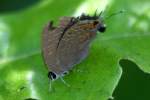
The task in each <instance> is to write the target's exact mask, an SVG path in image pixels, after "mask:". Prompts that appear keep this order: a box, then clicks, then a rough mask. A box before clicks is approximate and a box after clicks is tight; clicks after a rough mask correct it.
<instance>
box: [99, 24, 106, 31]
mask: <svg viewBox="0 0 150 100" xmlns="http://www.w3.org/2000/svg"><path fill="white" fill-rule="evenodd" d="M105 30H106V25H104V24H101V25H99V26H98V31H99V32H105Z"/></svg>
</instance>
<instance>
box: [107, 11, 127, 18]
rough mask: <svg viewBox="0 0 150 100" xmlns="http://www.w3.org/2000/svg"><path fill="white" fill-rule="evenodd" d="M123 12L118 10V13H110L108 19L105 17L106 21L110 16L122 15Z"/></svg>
mask: <svg viewBox="0 0 150 100" xmlns="http://www.w3.org/2000/svg"><path fill="white" fill-rule="evenodd" d="M124 12H125V11H124V10H120V11H118V12H115V13H112V14H111V15H109V16H108V17H106V19H109V18H111V17H112V16H115V15H118V14H121V13H124Z"/></svg>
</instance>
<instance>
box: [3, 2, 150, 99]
mask: <svg viewBox="0 0 150 100" xmlns="http://www.w3.org/2000/svg"><path fill="white" fill-rule="evenodd" d="M99 3H101V6H100V10H102V9H104V8H105V7H106V5H107V4H109V6H110V8H107V10H106V14H107V15H108V16H109V15H111V13H114V12H116V11H120V10H122V9H125V11H126V12H125V13H124V14H120V15H116V16H114V17H111V18H109V19H105V22H106V23H107V26H108V27H107V32H106V33H104V34H100V33H98V36H97V38H96V39H95V40H94V41H93V43H92V44H91V48H90V52H89V56H88V57H87V58H86V59H85V60H84V61H82V62H81V63H80V64H78V65H76V66H75V67H74V68H73V70H72V71H70V73H69V75H67V76H65V77H64V80H65V81H66V82H67V83H68V84H70V87H67V86H66V85H64V84H63V83H62V82H61V80H59V79H58V80H56V81H55V82H53V83H52V87H53V88H54V91H52V92H49V80H48V78H47V72H48V71H47V68H46V67H45V65H44V63H43V59H42V54H41V52H40V51H41V48H40V47H41V32H42V29H43V27H44V25H45V24H46V23H47V22H48V21H49V20H54V21H55V22H56V24H57V23H58V18H59V17H61V16H71V14H73V13H74V15H78V14H79V13H82V11H83V10H85V11H84V12H87V13H91V12H94V11H95V9H96V8H98V7H99ZM142 3H143V5H140V4H141V1H138V0H134V2H133V1H130V0H128V1H119V0H118V1H113V2H108V1H107V2H106V1H105V2H104V1H99V0H96V1H95V0H94V1H93V0H87V1H83V0H78V1H76V0H72V1H70V0H61V1H58V2H56V0H47V1H41V2H39V3H38V4H36V5H33V6H31V7H28V8H26V9H24V10H21V11H18V12H14V13H7V14H1V16H0V78H1V80H0V100H24V99H27V98H33V99H40V100H49V99H52V100H59V99H62V100H63V99H64V100H107V99H108V98H109V97H111V96H112V93H113V91H114V89H115V88H116V86H117V84H118V82H119V79H120V77H121V74H122V69H121V67H119V66H120V65H119V61H120V60H122V59H128V60H129V61H132V62H134V63H136V64H137V65H138V67H139V68H140V69H141V70H142V71H144V72H148V73H149V72H150V68H149V66H150V62H149V59H150V58H149V56H150V54H149V50H150V45H149V42H150V33H149V31H150V27H149V26H150V25H149V22H150V20H149V15H150V13H149V12H148V11H149V10H150V7H149V6H148V5H147V4H148V3H149V2H148V1H146V0H144V1H142ZM79 5H81V6H79ZM104 5H105V6H104ZM125 5H126V6H125ZM139 6H140V9H139V8H138V7H139ZM78 7H79V8H78ZM81 8H82V9H81ZM112 8H113V9H112ZM76 10H77V11H76ZM78 10H79V12H78ZM104 18H106V16H105V17H104ZM126 66H130V64H126ZM123 71H124V70H123ZM127 74H128V73H127ZM123 86H125V84H123ZM123 92H124V91H123ZM123 92H122V91H121V93H123ZM114 96H116V95H114Z"/></svg>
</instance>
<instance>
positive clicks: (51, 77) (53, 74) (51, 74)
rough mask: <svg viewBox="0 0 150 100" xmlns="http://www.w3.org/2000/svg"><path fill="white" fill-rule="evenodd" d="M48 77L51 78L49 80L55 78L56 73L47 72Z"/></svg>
mask: <svg viewBox="0 0 150 100" xmlns="http://www.w3.org/2000/svg"><path fill="white" fill-rule="evenodd" d="M48 77H49V78H50V79H51V80H55V79H56V78H57V75H56V74H55V73H53V72H49V73H48Z"/></svg>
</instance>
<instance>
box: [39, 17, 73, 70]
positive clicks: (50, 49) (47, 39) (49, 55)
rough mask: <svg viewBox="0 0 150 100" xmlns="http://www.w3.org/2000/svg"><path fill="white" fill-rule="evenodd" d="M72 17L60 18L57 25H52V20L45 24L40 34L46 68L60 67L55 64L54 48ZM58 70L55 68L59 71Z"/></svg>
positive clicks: (55, 68)
mask: <svg viewBox="0 0 150 100" xmlns="http://www.w3.org/2000/svg"><path fill="white" fill-rule="evenodd" d="M71 19H72V17H63V18H61V19H60V24H59V25H58V27H53V26H52V22H50V23H49V24H48V25H46V26H45V28H44V30H43V34H42V53H43V57H44V60H45V64H46V65H47V67H48V70H49V71H50V70H51V71H54V72H55V70H57V69H59V70H61V68H60V67H59V66H58V65H57V62H56V61H57V60H56V59H57V58H56V48H57V45H58V42H59V40H60V37H61V36H62V34H63V31H64V29H65V28H66V27H67V25H68V24H69V23H70V20H71ZM59 70H57V71H58V72H59Z"/></svg>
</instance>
